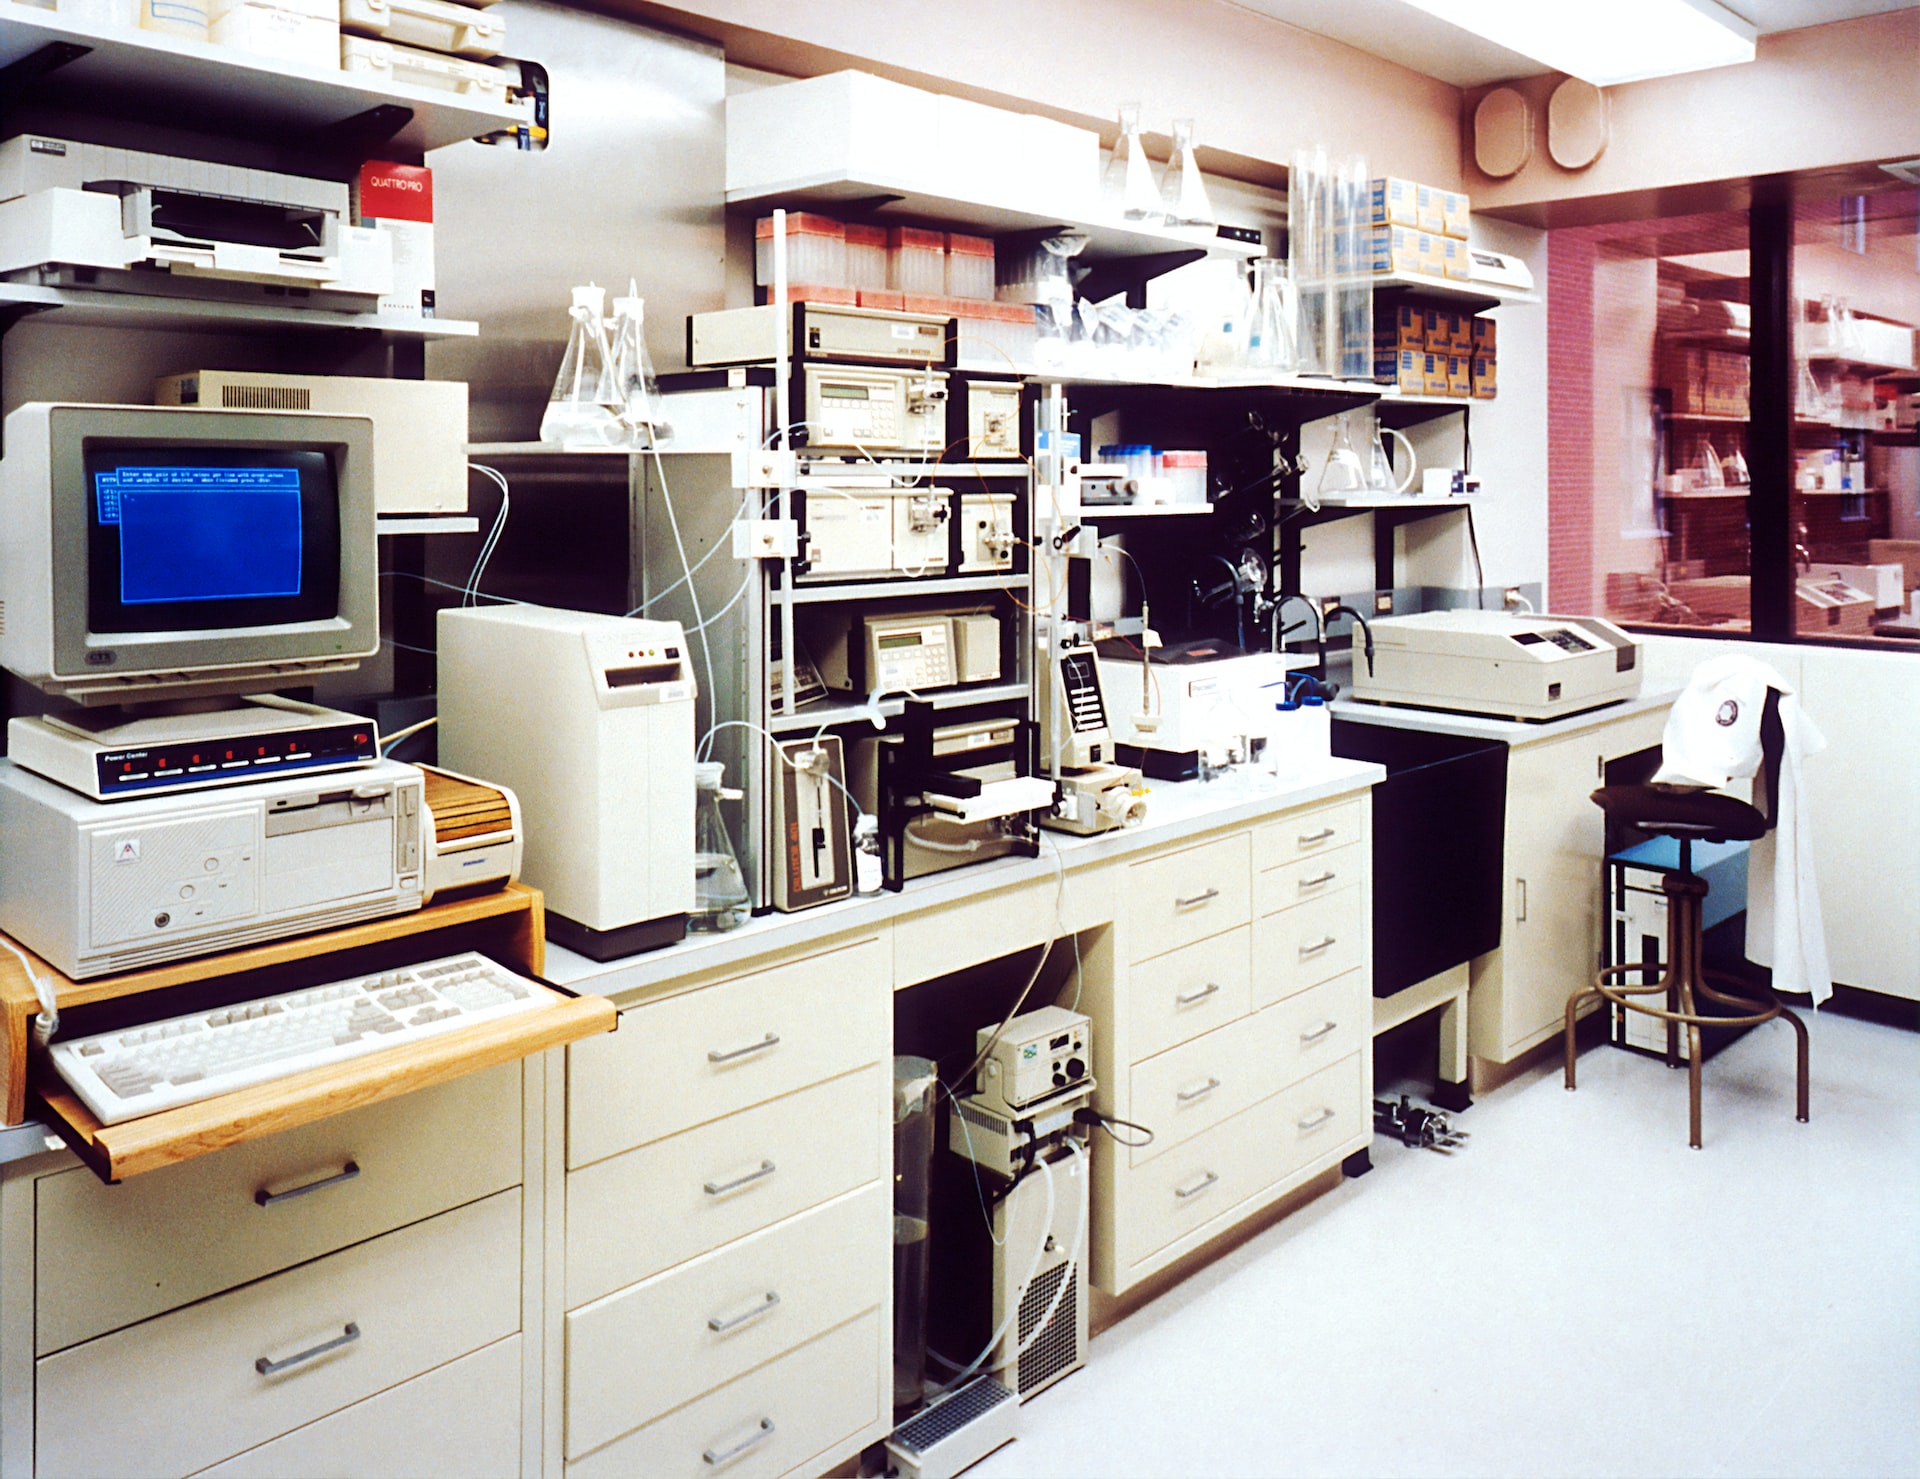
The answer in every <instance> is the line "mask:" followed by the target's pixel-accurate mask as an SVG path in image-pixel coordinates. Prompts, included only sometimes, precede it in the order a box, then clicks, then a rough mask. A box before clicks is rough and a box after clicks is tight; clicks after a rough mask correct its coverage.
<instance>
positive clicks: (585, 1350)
mask: <svg viewBox="0 0 1920 1479" xmlns="http://www.w3.org/2000/svg"><path fill="white" fill-rule="evenodd" d="M892 1246H893V1215H892V1209H891V1207H890V1205H889V1203H888V1194H887V1187H886V1184H885V1183H884V1182H873V1183H871V1184H870V1185H868V1187H867V1188H866V1189H865V1190H863V1191H857V1192H855V1193H853V1194H852V1195H851V1196H848V1197H843V1198H842V1199H840V1200H839V1201H836V1202H831V1203H829V1204H828V1205H826V1206H824V1207H817V1208H815V1209H814V1210H813V1211H811V1212H805V1213H802V1214H801V1215H800V1216H798V1217H795V1218H791V1219H789V1220H788V1221H786V1222H782V1223H779V1224H777V1225H776V1226H774V1227H770V1228H768V1229H767V1230H766V1231H765V1232H760V1233H756V1234H754V1236H752V1237H750V1238H745V1239H742V1240H741V1241H740V1242H737V1243H732V1244H729V1245H728V1246H727V1247H725V1248H722V1249H721V1250H720V1251H718V1252H717V1253H710V1254H708V1255H707V1256H706V1257H704V1258H698V1259H695V1260H694V1261H693V1262H692V1263H688V1264H684V1265H682V1266H681V1267H679V1268H676V1269H674V1270H672V1271H671V1272H670V1273H665V1274H661V1275H660V1276H659V1277H658V1278H653V1279H648V1280H647V1281H645V1282H644V1283H641V1284H636V1285H634V1286H633V1287H632V1288H630V1289H622V1290H621V1291H620V1292H619V1293H617V1294H611V1295H608V1296H607V1297H606V1298H605V1299H601V1300H596V1301H595V1302H594V1303H592V1304H590V1305H587V1306H585V1307H584V1308H582V1309H577V1310H575V1311H573V1312H572V1313H571V1314H569V1315H568V1316H567V1452H569V1453H590V1452H591V1451H592V1450H594V1449H595V1448H598V1447H599V1446H600V1445H601V1444H603V1443H607V1442H610V1441H612V1440H613V1439H614V1438H617V1437H619V1436H620V1434H622V1433H628V1432H631V1431H633V1429H635V1428H637V1427H639V1426H641V1425H642V1424H643V1423H646V1422H648V1421H649V1420H651V1419H652V1418H654V1417H656V1416H658V1415H659V1414H661V1413H663V1412H668V1411H671V1410H672V1409H673V1408H675V1407H678V1406H679V1405H680V1404H681V1403H682V1402H686V1401H689V1400H690V1399H692V1398H694V1397H697V1396H699V1395H700V1394H701V1393H702V1392H706V1391H711V1390H712V1389H713V1388H714V1387H717V1386H721V1385H723V1384H724V1383H726V1382H728V1381H731V1380H732V1379H733V1378H734V1377H736V1376H741V1375H743V1374H745V1373H746V1372H748V1371H751V1370H752V1369H753V1368H754V1367H756V1366H759V1365H761V1364H762V1363H763V1362H765V1361H768V1360H770V1359H771V1358H773V1357H774V1356H778V1355H780V1354H782V1353H783V1352H785V1351H789V1350H792V1349H793V1348H794V1347H795V1346H797V1345H800V1344H802V1343H803V1342H805V1341H808V1340H811V1339H812V1338H813V1337H814V1336H816V1335H819V1334H821V1333H822V1332H823V1331H826V1330H830V1329H832V1328H833V1327H835V1326H836V1325H841V1324H844V1323H845V1322H846V1321H848V1320H850V1319H852V1318H853V1317H854V1316H855V1315H857V1314H859V1313H860V1312H861V1311H862V1310H867V1309H874V1308H877V1307H880V1306H882V1305H884V1304H885V1303H886V1298H887V1290H888V1288H889V1287H890V1285H891V1281H892V1277H893V1272H892V1266H891V1264H890V1262H889V1257H890V1253H889V1250H890V1249H891V1248H892ZM638 1350H644V1351H645V1352H646V1353H647V1358H646V1360H645V1361H644V1362H638V1363H636V1362H635V1361H634V1359H633V1353H634V1352H635V1351H638Z"/></svg>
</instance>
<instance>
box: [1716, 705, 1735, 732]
mask: <svg viewBox="0 0 1920 1479" xmlns="http://www.w3.org/2000/svg"><path fill="white" fill-rule="evenodd" d="M1713 722H1714V723H1715V724H1718V725H1719V726H1720V727H1721V728H1722V729H1731V728H1733V726H1734V725H1736V724H1738V723H1739V722H1740V705H1739V704H1737V703H1735V702H1734V701H1733V700H1732V699H1728V700H1727V701H1726V702H1725V703H1723V704H1721V705H1720V707H1719V709H1718V710H1716V711H1715V713H1714V716H1713Z"/></svg>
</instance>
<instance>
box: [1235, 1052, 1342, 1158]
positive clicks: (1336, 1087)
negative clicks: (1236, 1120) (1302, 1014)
mask: <svg viewBox="0 0 1920 1479" xmlns="http://www.w3.org/2000/svg"><path fill="white" fill-rule="evenodd" d="M1360 1062H1361V1055H1360V1054H1358V1053H1353V1054H1351V1055H1349V1056H1348V1057H1345V1058H1342V1059H1341V1060H1340V1061H1339V1062H1338V1063H1330V1064H1328V1065H1327V1066H1326V1067H1325V1068H1323V1069H1321V1070H1320V1071H1319V1072H1318V1073H1316V1074H1314V1075H1312V1076H1311V1077H1310V1078H1304V1079H1302V1080H1301V1081H1300V1082H1299V1083H1297V1084H1295V1085H1293V1087H1291V1088H1288V1089H1282V1090H1281V1091H1280V1092H1279V1093H1278V1094H1275V1095H1274V1096H1273V1097H1272V1098H1271V1099H1267V1100H1264V1101H1263V1102H1262V1103H1261V1104H1260V1105H1259V1106H1258V1107H1256V1108H1255V1109H1254V1111H1253V1113H1252V1114H1250V1115H1248V1116H1247V1118H1248V1119H1250V1120H1253V1121H1256V1122H1257V1125H1258V1129H1257V1133H1256V1135H1255V1140H1256V1143H1257V1144H1258V1145H1259V1146H1260V1149H1261V1160H1262V1168H1261V1169H1262V1174H1261V1176H1260V1182H1261V1184H1262V1185H1271V1184H1272V1183H1273V1182H1275V1181H1279V1180H1282V1179H1283V1178H1285V1177H1288V1176H1291V1175H1293V1174H1294V1173H1295V1172H1297V1171H1299V1170H1301V1169H1302V1168H1304V1167H1306V1166H1308V1165H1310V1164H1311V1163H1312V1162H1314V1161H1316V1160H1319V1159H1321V1158H1322V1157H1329V1156H1333V1155H1336V1154H1339V1155H1346V1154H1349V1153H1350V1148H1351V1145H1352V1142H1353V1141H1354V1139H1355V1138H1356V1137H1361V1138H1362V1139H1363V1140H1364V1139H1365V1138H1366V1137H1370V1136H1371V1135H1372V1133H1373V1116H1372V1115H1371V1113H1369V1106H1368V1104H1367V1095H1366V1090H1365V1086H1364V1085H1363V1084H1362V1083H1361V1082H1360Z"/></svg>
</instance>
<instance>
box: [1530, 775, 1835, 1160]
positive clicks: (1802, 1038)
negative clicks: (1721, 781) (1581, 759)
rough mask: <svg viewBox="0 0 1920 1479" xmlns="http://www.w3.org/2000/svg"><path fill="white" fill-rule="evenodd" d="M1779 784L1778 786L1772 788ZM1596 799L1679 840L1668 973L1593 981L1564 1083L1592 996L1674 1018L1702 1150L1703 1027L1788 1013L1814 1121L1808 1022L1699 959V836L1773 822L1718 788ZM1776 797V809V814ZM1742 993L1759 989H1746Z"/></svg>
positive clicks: (1694, 1133) (1742, 834) (1803, 1100)
mask: <svg viewBox="0 0 1920 1479" xmlns="http://www.w3.org/2000/svg"><path fill="white" fill-rule="evenodd" d="M1769 789H1771V788H1769ZM1593 800H1594V802H1595V804H1596V805H1598V806H1599V807H1600V808H1601V809H1602V810H1604V811H1605V812H1606V813H1607V816H1608V818H1609V820H1611V821H1614V822H1617V823H1621V824H1624V825H1626V826H1629V827H1637V828H1639V829H1640V830H1641V831H1643V832H1652V833H1655V834H1656V835H1659V836H1663V837H1671V838H1672V839H1674V841H1676V842H1677V843H1678V844H1679V846H1680V859H1679V863H1680V866H1679V867H1678V869H1676V870H1675V871H1673V872H1670V873H1668V874H1666V875H1665V877H1664V878H1663V879H1662V880H1661V885H1660V887H1661V892H1662V893H1663V894H1665V895H1666V901H1667V941H1666V962H1667V965H1666V971H1665V973H1664V974H1663V975H1662V977H1661V978H1660V980H1658V981H1657V982H1654V983H1653V984H1652V985H1640V986H1629V985H1626V984H1624V982H1621V981H1618V980H1617V978H1620V977H1624V976H1625V975H1627V974H1628V973H1629V972H1634V971H1639V972H1642V973H1644V972H1645V971H1646V969H1647V968H1646V966H1645V965H1643V964H1641V963H1640V962H1638V961H1634V962H1629V963H1626V964H1623V965H1611V966H1607V967H1605V968H1604V969H1602V970H1601V971H1600V972H1599V973H1598V974H1597V975H1595V977H1594V979H1593V985H1591V986H1590V987H1588V988H1587V989H1586V990H1584V991H1578V992H1575V993H1574V994H1573V996H1571V997H1570V998H1568V1001H1567V1015H1566V1055H1567V1067H1566V1085H1567V1088H1568V1089H1569V1090H1571V1089H1573V1088H1574V1086H1575V1085H1574V1026H1575V1022H1576V1019H1577V1017H1578V1015H1579V1011H1580V1008H1581V1007H1582V1006H1583V1005H1584V1004H1585V1003H1586V1001H1587V999H1588V998H1589V997H1594V996H1599V997H1604V998H1605V999H1606V1000H1608V1001H1610V1002H1612V1003H1614V1004H1615V1005H1616V1006H1620V1007H1624V1008H1625V1009H1626V1010H1628V1011H1630V1012H1644V1013H1646V1014H1647V1015H1648V1016H1652V1017H1658V1018H1661V1019H1662V1020H1664V1021H1665V1022H1666V1024H1667V1066H1668V1067H1669V1068H1678V1067H1679V1066H1680V1062H1681V1058H1680V1029H1681V1028H1682V1027H1684V1028H1685V1029H1686V1034H1687V1054H1686V1063H1687V1109H1688V1137H1687V1143H1688V1144H1689V1145H1691V1146H1692V1147H1693V1148H1694V1149H1695V1150H1698V1149H1699V1148H1700V1065H1701V1053H1700V1029H1701V1027H1702V1026H1708V1027H1731V1028H1747V1027H1757V1026H1759V1025H1760V1024H1761V1023H1762V1022H1771V1021H1772V1020H1773V1019H1774V1018H1775V1017H1784V1018H1786V1020H1787V1022H1788V1024H1789V1025H1790V1026H1792V1028H1793V1031H1794V1037H1795V1040H1796V1047H1797V1057H1796V1068H1795V1090H1796V1095H1797V1104H1796V1112H1795V1117H1796V1118H1797V1119H1799V1120H1800V1121H1801V1122H1802V1123H1805V1121H1806V1119H1807V1028H1806V1024H1805V1023H1803V1022H1802V1021H1801V1020H1800V1019H1799V1017H1798V1016H1796V1015H1795V1014H1794V1013H1793V1012H1792V1011H1790V1010H1788V1009H1787V1008H1786V1007H1785V1006H1783V1005H1782V1004H1781V1002H1780V999H1779V998H1778V997H1777V996H1775V995H1774V994H1773V992H1772V990H1771V989H1770V988H1768V987H1763V986H1757V985H1753V984H1751V983H1747V982H1740V983H1737V984H1738V985H1739V987H1740V991H1725V990H1720V989H1717V988H1716V987H1714V986H1712V985H1709V984H1708V977H1707V972H1706V970H1705V968H1704V967H1703V965H1702V963H1701V953H1702V948H1703V945H1702V936H1703V934H1704V930H1703V926H1702V912H1703V907H1704V905H1705V902H1706V898H1707V882H1706V880H1705V879H1703V878H1702V877H1700V875H1699V874H1697V873H1695V872H1694V871H1693V844H1694V843H1695V842H1696V841H1701V842H1733V841H1746V842H1751V841H1753V840H1754V839H1755V838H1758V837H1761V836H1764V835H1765V834H1766V833H1767V831H1768V830H1770V828H1771V826H1772V819H1771V816H1770V815H1769V814H1768V813H1763V812H1761V811H1759V810H1758V809H1757V808H1755V807H1753V806H1750V805H1748V804H1747V803H1746V802H1744V801H1742V800H1740V799H1739V798H1738V797H1734V796H1727V795H1724V794H1722V793H1720V792H1715V791H1672V790H1667V789H1663V788H1661V787H1657V786H1652V785H1628V786H1602V787H1601V788H1600V789H1599V790H1597V791H1595V792H1594V793H1593ZM1774 804H1775V803H1773V802H1772V801H1771V799H1770V804H1769V808H1768V812H1769V813H1770V812H1771V811H1772V810H1773V805H1774ZM1742 992H1751V993H1753V994H1752V995H1744V994H1741V993H1742ZM1642 997H1661V998H1664V1002H1665V1004H1664V1005H1653V1004H1651V1003H1649V1002H1647V1001H1644V1000H1636V999H1635V998H1642ZM1701 1002H1712V1003H1714V1004H1715V1005H1717V1006H1720V1007H1723V1008H1726V1009H1728V1011H1729V1014H1727V1015H1720V1014H1710V1013H1706V1012H1702V1011H1701V1010H1700V1009H1699V1004H1700V1003H1701Z"/></svg>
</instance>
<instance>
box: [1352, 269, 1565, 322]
mask: <svg viewBox="0 0 1920 1479" xmlns="http://www.w3.org/2000/svg"><path fill="white" fill-rule="evenodd" d="M1372 285H1373V290H1374V292H1376V293H1417V294H1419V295H1420V296H1421V297H1425V298H1438V299H1442V300H1444V301H1446V302H1449V303H1459V304H1462V305H1466V304H1473V305H1474V307H1473V312H1475V313H1482V312H1485V311H1486V310H1487V309H1489V308H1498V307H1499V306H1500V305H1501V304H1502V303H1538V302H1539V301H1540V295H1539V294H1538V293H1534V292H1529V291H1527V290H1526V289H1524V288H1509V287H1503V286H1501V285H1500V284H1497V283H1490V282H1475V281H1473V280H1472V279H1470V278H1460V277H1429V276H1427V275H1426V274H1425V273H1419V272H1382V273H1376V274H1375V275H1374V277H1373V279H1372Z"/></svg>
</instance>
